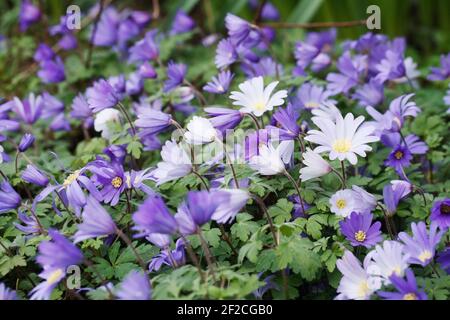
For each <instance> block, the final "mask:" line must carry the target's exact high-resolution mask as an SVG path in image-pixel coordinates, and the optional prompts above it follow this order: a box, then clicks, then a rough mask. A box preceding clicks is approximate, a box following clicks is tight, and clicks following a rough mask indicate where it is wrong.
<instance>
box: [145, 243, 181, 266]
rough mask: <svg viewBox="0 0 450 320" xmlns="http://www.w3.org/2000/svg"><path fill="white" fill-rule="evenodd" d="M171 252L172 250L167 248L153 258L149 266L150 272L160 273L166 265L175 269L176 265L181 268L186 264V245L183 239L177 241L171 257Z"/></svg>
mask: <svg viewBox="0 0 450 320" xmlns="http://www.w3.org/2000/svg"><path fill="white" fill-rule="evenodd" d="M169 250H170V248H166V249H164V250H162V251H161V252H160V253H159V254H158V255H156V256H154V257H153V258H152V260H151V261H150V264H149V266H148V269H149V271H150V272H152V271H158V270H159V269H161V267H162V265H164V264H165V265H167V266H170V267H175V264H176V266H181V265H183V264H185V263H186V257H185V252H184V251H185V244H184V241H183V239H182V238H179V239H178V240H177V242H176V245H175V250H171V251H170V255H169Z"/></svg>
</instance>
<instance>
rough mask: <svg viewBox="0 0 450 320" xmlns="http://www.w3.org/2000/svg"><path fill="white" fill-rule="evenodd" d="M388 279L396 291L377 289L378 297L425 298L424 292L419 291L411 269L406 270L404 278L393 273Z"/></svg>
mask: <svg viewBox="0 0 450 320" xmlns="http://www.w3.org/2000/svg"><path fill="white" fill-rule="evenodd" d="M389 279H390V280H391V282H392V284H393V286H394V287H395V289H397V292H387V291H379V292H378V295H379V296H380V297H382V298H385V299H386V300H427V295H426V294H425V292H423V291H419V289H418V287H417V282H416V278H415V277H414V273H413V272H412V270H411V269H408V270H406V280H404V279H403V278H402V277H399V276H398V275H396V274H395V273H394V274H393V275H392V276H390V278H389Z"/></svg>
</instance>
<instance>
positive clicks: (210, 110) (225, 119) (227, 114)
mask: <svg viewBox="0 0 450 320" xmlns="http://www.w3.org/2000/svg"><path fill="white" fill-rule="evenodd" d="M204 110H205V112H206V113H207V115H208V116H209V117H210V118H209V121H210V122H211V124H212V125H213V127H214V128H216V129H217V130H219V131H220V132H221V133H222V135H224V134H226V130H227V129H230V130H231V129H234V128H235V127H236V126H237V125H238V124H239V123H240V122H241V121H242V119H243V118H244V114H243V113H241V112H240V111H239V110H234V109H228V108H220V107H207V108H205V109H204Z"/></svg>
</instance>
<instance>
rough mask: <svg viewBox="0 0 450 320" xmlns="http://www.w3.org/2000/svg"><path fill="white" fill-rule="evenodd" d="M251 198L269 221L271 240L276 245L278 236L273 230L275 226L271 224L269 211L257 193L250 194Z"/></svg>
mask: <svg viewBox="0 0 450 320" xmlns="http://www.w3.org/2000/svg"><path fill="white" fill-rule="evenodd" d="M251 197H252V199H253V200H255V201H256V203H257V204H258V206H259V208H260V209H261V211H262V212H263V213H264V214H265V216H266V218H267V221H268V222H269V227H270V231H271V232H272V236H273V241H274V242H275V245H276V246H278V243H279V241H278V237H277V232H276V231H275V226H274V225H273V221H272V217H271V216H270V215H269V212H268V211H267V207H266V205H265V204H264V201H263V200H262V199H261V198H260V197H258V196H257V195H254V194H252V195H251Z"/></svg>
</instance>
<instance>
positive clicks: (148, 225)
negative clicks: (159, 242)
mask: <svg viewBox="0 0 450 320" xmlns="http://www.w3.org/2000/svg"><path fill="white" fill-rule="evenodd" d="M133 221H134V223H135V226H134V227H133V230H136V231H138V232H139V234H137V235H136V236H137V237H142V236H146V235H149V234H151V233H162V234H173V233H175V232H176V231H177V223H176V220H175V218H174V217H173V216H172V215H171V214H170V212H169V210H168V209H167V207H166V205H165V203H164V201H163V200H162V199H161V198H160V197H159V196H157V195H150V196H149V197H148V198H147V199H146V200H145V201H144V203H142V204H141V205H140V206H139V208H138V210H137V211H136V212H135V213H134V214H133Z"/></svg>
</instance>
